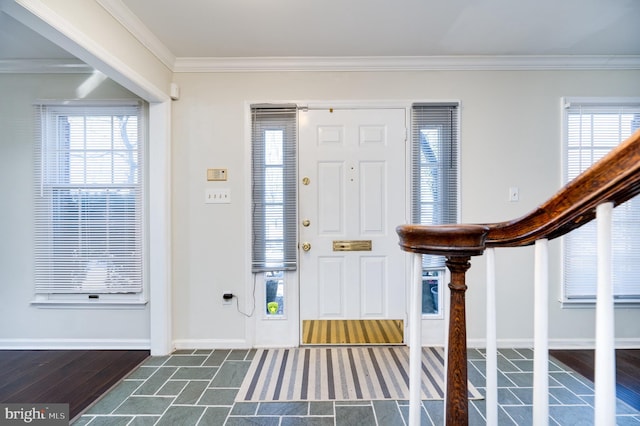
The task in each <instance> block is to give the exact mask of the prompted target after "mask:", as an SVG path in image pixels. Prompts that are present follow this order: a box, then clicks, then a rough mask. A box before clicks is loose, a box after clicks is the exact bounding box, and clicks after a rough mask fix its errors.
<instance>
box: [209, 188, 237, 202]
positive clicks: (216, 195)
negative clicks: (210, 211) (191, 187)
mask: <svg viewBox="0 0 640 426" xmlns="http://www.w3.org/2000/svg"><path fill="white" fill-rule="evenodd" d="M204 202H205V203H207V204H229V203H231V190H230V189H229V188H207V189H206V190H205V200H204Z"/></svg>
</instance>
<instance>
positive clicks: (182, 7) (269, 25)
mask: <svg viewBox="0 0 640 426" xmlns="http://www.w3.org/2000/svg"><path fill="white" fill-rule="evenodd" d="M117 1H120V0H117ZM121 1H122V3H124V5H126V7H127V8H128V9H129V10H130V11H131V12H133V13H134V14H135V15H136V16H137V18H139V19H140V20H141V21H142V22H143V23H144V25H145V26H146V27H147V28H148V29H149V30H151V32H152V33H153V34H154V35H155V36H156V37H157V38H158V39H159V40H160V41H161V43H162V44H164V45H165V46H166V47H167V48H168V49H169V50H170V51H171V52H172V53H173V55H175V56H176V57H283V56H284V57H318V56H328V57H356V56H432V55H447V56H448V55H638V54H640V24H639V21H640V1H638V0H322V1H320V0H180V1H175V0H121ZM102 3H113V0H103V1H102Z"/></svg>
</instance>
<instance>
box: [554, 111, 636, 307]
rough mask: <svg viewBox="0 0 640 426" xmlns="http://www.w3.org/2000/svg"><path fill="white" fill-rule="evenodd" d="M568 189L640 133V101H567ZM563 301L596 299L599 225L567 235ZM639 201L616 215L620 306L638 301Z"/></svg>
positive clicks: (616, 286)
mask: <svg viewBox="0 0 640 426" xmlns="http://www.w3.org/2000/svg"><path fill="white" fill-rule="evenodd" d="M564 117H565V119H564V125H565V132H564V133H565V141H564V148H565V160H564V163H565V164H564V180H565V183H567V182H569V181H571V180H573V179H574V178H576V177H577V176H578V175H579V174H580V173H582V172H583V171H585V170H586V169H587V168H589V167H590V166H591V165H592V164H593V163H595V162H596V161H598V160H599V159H600V158H602V157H603V156H604V155H606V154H607V153H608V152H609V151H611V149H613V148H614V147H616V146H617V145H618V144H619V143H620V142H621V141H623V140H625V139H626V138H628V137H629V136H630V135H631V134H632V133H633V132H634V131H635V130H636V129H638V128H639V127H640V99H638V100H635V101H631V102H630V101H620V100H611V101H608V100H607V99H588V100H580V99H574V100H570V99H567V100H566V102H565V114H564ZM563 251H564V253H563V257H564V267H563V274H564V277H563V278H564V299H565V301H569V302H570V301H581V300H582V301H584V300H594V299H595V295H596V276H597V275H596V274H597V271H596V264H597V261H596V259H597V257H596V256H597V255H596V223H595V222H590V223H588V224H586V225H584V226H582V227H581V228H579V229H577V230H575V231H573V232H571V233H569V234H568V235H566V236H565V237H564V241H563ZM639 277H640V200H639V199H638V198H637V197H636V198H634V199H632V200H629V201H627V202H626V203H624V204H622V205H620V206H618V207H616V208H615V209H614V213H613V283H614V297H615V298H616V299H617V300H619V301H625V300H636V301H637V300H640V278H639Z"/></svg>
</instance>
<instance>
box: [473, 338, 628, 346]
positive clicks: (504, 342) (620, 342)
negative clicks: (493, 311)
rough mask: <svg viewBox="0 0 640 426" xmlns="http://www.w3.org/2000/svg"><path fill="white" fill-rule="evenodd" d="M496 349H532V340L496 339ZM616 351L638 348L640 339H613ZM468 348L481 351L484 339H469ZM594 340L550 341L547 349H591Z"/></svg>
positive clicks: (594, 343)
mask: <svg viewBox="0 0 640 426" xmlns="http://www.w3.org/2000/svg"><path fill="white" fill-rule="evenodd" d="M497 344H498V348H533V339H532V338H531V339H498V342H497ZM615 345H616V348H617V349H638V348H640V337H624V338H617V339H615ZM467 347H468V348H474V349H483V348H486V347H487V342H486V339H469V340H468V341H467ZM595 347H596V341H595V339H550V340H549V349H593V348H595Z"/></svg>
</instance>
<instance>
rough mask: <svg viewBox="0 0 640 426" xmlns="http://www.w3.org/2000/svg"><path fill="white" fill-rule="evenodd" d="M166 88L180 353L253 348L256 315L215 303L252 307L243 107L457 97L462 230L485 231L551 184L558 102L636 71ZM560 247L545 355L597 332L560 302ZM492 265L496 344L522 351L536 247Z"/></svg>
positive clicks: (475, 323) (252, 80) (475, 326)
mask: <svg viewBox="0 0 640 426" xmlns="http://www.w3.org/2000/svg"><path fill="white" fill-rule="evenodd" d="M174 80H175V81H176V82H177V83H178V84H179V86H180V87H181V99H180V100H179V101H178V102H175V103H174V104H173V117H174V118H173V148H172V175H173V178H172V184H173V185H172V186H173V189H172V197H173V211H172V215H173V219H172V233H173V235H172V238H173V303H174V307H173V316H174V321H173V332H174V339H175V340H176V341H178V342H182V344H183V345H191V346H193V345H198V344H200V345H201V346H207V345H214V346H215V345H224V344H225V342H228V343H233V344H236V345H240V344H246V345H251V344H252V342H253V341H252V339H253V337H252V335H251V330H252V327H253V321H254V320H253V319H250V320H247V319H246V318H245V317H244V316H243V315H241V314H240V313H238V312H237V311H236V309H235V304H234V305H232V306H222V304H221V294H222V292H223V291H225V290H231V291H233V292H234V293H236V294H238V295H240V298H241V303H242V304H246V303H249V304H250V302H251V295H250V294H248V292H247V289H250V288H251V282H250V279H249V277H250V275H249V274H248V272H247V271H248V268H249V259H248V258H249V256H250V247H249V246H248V241H249V237H248V233H249V231H250V229H249V215H250V212H249V202H248V201H249V194H248V193H247V189H248V185H247V179H249V173H250V172H249V169H248V155H249V152H248V151H247V146H246V140H247V139H246V138H247V135H246V133H245V130H246V128H245V125H246V123H245V115H244V114H245V103H246V102H247V101H292V100H293V101H295V100H307V101H308V100H318V101H322V100H336V101H338V100H362V101H366V100H369V101H371V100H374V101H395V100H418V101H428V100H452V99H457V100H460V101H461V103H462V113H461V145H462V148H461V191H462V193H461V203H462V221H463V222H480V223H486V222H495V221H502V220H507V219H514V218H516V217H519V216H520V215H522V214H524V213H526V212H528V211H529V210H531V209H533V208H534V207H535V206H537V205H538V204H540V203H542V202H543V201H545V200H546V199H547V198H549V197H550V196H551V195H552V194H553V193H554V192H556V191H557V190H558V189H559V188H560V186H561V177H560V161H561V140H560V134H561V133H560V129H561V110H560V98H561V97H562V96H640V72H638V71H529V72H526V71H513V72H510V71H499V72H490V71H451V72H444V71H438V72H368V73H367V72H319V73H315V72H297V73H296V72H289V73H286V72H280V73H226V74H225V73H202V74H197V73H184V74H176V75H175V76H174ZM211 167H224V168H228V170H229V180H228V182H226V183H224V184H220V183H215V184H211V183H210V184H209V186H216V185H217V186H224V187H228V188H230V189H231V193H232V200H233V201H232V203H231V204H228V205H205V204H204V189H205V187H207V182H206V175H205V173H206V169H207V168H211ZM510 186H517V187H519V188H520V201H519V202H517V203H512V202H509V201H508V200H507V191H508V188H509V187H510ZM558 246H559V245H558V244H557V242H553V243H552V247H551V254H552V259H551V261H550V269H551V274H552V277H551V281H552V289H551V291H550V300H549V306H550V312H551V330H550V337H551V339H553V342H552V345H556V346H558V345H567V344H573V343H580V342H586V341H589V340H591V339H592V338H593V334H594V329H593V323H594V310H593V309H580V310H578V309H561V308H560V306H559V303H558V298H559V285H560V262H559V261H560V253H559V250H558ZM496 257H497V262H498V264H497V274H498V280H499V282H498V293H499V300H498V309H499V311H498V313H497V316H498V338H499V339H500V340H501V342H503V343H504V344H510V343H513V344H526V343H527V342H530V341H531V339H532V336H533V320H532V314H533V311H532V302H531V301H532V299H533V289H532V283H533V250H532V249H531V248H523V249H514V250H512V249H506V250H500V251H498V253H497V256H496ZM472 265H473V266H472V268H471V271H470V273H469V274H468V285H469V290H468V292H467V307H468V313H467V315H468V317H467V318H468V321H467V322H468V335H469V338H470V340H471V343H472V344H474V343H475V344H481V343H482V340H483V339H484V331H485V326H484V318H485V313H484V300H485V297H484V284H483V281H484V259H482V258H475V259H473V260H472ZM258 294H259V293H258ZM242 304H241V306H242V307H244V305H242ZM637 316H638V311H637V310H634V309H619V310H617V336H618V337H619V338H629V339H638V338H640V323H639V322H638V321H637ZM247 321H249V322H247ZM265 327H266V328H265ZM269 327H270V326H269V325H266V326H265V325H259V326H258V331H259V332H260V333H263V332H267V330H268V329H269ZM271 329H272V330H276V329H277V327H276V326H275V325H273V326H271ZM178 346H180V345H178Z"/></svg>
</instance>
